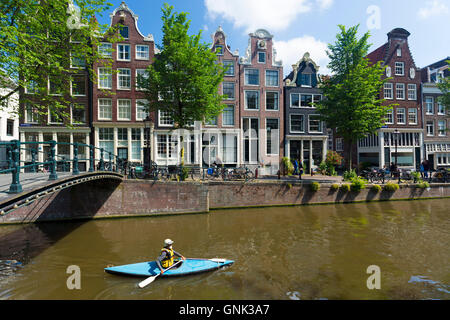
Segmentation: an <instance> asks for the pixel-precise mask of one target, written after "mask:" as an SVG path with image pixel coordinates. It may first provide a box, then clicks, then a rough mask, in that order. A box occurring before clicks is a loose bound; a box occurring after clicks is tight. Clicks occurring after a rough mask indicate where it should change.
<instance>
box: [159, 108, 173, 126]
mask: <svg viewBox="0 0 450 320" xmlns="http://www.w3.org/2000/svg"><path fill="white" fill-rule="evenodd" d="M162 112H167V111H161V110H158V126H160V127H173V125H174V121H173V120H170V121H169V120H167V119H169V117H168V116H165V115H161V113H162ZM163 116H164V117H166V118H167V119H166V120H165V121H167V122H170V123H162V122H161V119H162V118H163Z"/></svg>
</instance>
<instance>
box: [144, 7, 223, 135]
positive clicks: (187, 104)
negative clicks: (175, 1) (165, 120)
mask: <svg viewBox="0 0 450 320" xmlns="http://www.w3.org/2000/svg"><path fill="white" fill-rule="evenodd" d="M162 13H163V15H162V21H163V27H162V31H163V39H162V45H159V46H158V47H159V49H160V50H161V53H160V54H158V55H157V56H156V57H155V60H154V62H153V63H152V64H151V65H150V66H149V67H148V69H147V71H148V76H147V77H141V76H140V77H139V78H138V86H139V87H140V88H143V89H144V93H145V95H146V98H147V100H148V109H149V111H157V110H160V111H166V112H167V113H168V114H169V115H170V117H171V118H172V119H173V121H174V124H175V128H186V129H188V128H190V127H191V126H192V123H193V122H194V121H204V120H206V121H208V120H210V119H212V118H214V117H216V116H217V115H219V114H220V113H221V112H222V110H223V107H224V105H223V104H222V96H221V95H220V94H219V93H218V92H219V90H218V89H219V84H220V83H221V82H222V81H223V75H224V69H223V67H222V66H221V65H219V64H217V57H216V55H215V54H214V53H213V52H212V51H211V49H210V46H209V45H208V44H205V43H202V42H200V39H201V34H202V32H201V31H199V32H198V34H195V35H189V34H188V31H189V26H190V21H189V20H188V19H187V13H184V12H182V13H179V14H178V13H174V12H173V7H172V6H169V5H168V4H165V5H164V7H163V8H162Z"/></svg>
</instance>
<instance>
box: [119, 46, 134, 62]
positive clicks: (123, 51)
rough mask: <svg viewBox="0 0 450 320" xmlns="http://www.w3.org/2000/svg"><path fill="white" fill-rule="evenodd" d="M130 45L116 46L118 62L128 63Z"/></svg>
mask: <svg viewBox="0 0 450 320" xmlns="http://www.w3.org/2000/svg"><path fill="white" fill-rule="evenodd" d="M130 59H131V55H130V45H129V44H118V45H117V60H119V61H130Z"/></svg>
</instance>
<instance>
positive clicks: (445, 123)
mask: <svg viewBox="0 0 450 320" xmlns="http://www.w3.org/2000/svg"><path fill="white" fill-rule="evenodd" d="M441 123H443V124H444V126H443V129H441V126H440V124H441ZM441 132H443V133H442V134H441ZM446 132H447V121H446V120H438V136H439V137H445V136H446V135H447V134H446Z"/></svg>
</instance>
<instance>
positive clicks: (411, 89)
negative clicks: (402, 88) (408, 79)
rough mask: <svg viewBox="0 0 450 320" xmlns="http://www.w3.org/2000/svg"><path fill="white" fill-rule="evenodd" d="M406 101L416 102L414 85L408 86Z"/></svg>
mask: <svg viewBox="0 0 450 320" xmlns="http://www.w3.org/2000/svg"><path fill="white" fill-rule="evenodd" d="M408 100H417V86H416V84H413V83H410V84H408Z"/></svg>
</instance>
